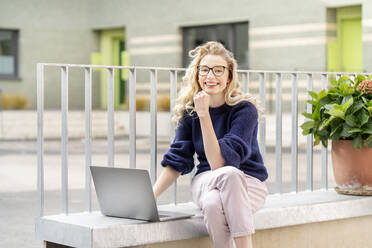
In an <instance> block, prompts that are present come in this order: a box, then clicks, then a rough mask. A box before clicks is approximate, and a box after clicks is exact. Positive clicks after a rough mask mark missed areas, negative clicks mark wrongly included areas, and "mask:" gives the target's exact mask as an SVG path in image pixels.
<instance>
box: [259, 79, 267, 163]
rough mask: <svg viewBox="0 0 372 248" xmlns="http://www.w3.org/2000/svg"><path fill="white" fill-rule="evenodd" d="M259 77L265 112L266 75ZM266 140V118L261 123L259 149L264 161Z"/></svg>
mask: <svg viewBox="0 0 372 248" xmlns="http://www.w3.org/2000/svg"><path fill="white" fill-rule="evenodd" d="M258 76H259V82H260V102H261V106H262V108H263V109H264V111H265V96H266V92H265V91H266V86H265V84H266V74H265V73H264V72H261V73H259V74H258ZM265 138H266V119H265V117H264V116H262V117H261V120H260V123H259V139H260V142H259V147H260V151H261V154H262V157H263V159H264V160H265V155H266V147H265Z"/></svg>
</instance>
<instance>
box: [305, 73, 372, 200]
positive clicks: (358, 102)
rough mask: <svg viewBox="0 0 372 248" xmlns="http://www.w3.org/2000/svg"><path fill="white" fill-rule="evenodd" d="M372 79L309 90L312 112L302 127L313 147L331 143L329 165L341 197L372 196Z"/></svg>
mask: <svg viewBox="0 0 372 248" xmlns="http://www.w3.org/2000/svg"><path fill="white" fill-rule="evenodd" d="M371 78H372V76H369V77H368V78H366V77H365V76H363V75H358V76H357V77H355V79H354V80H352V79H350V77H348V76H343V77H341V78H339V79H338V80H334V79H333V80H331V85H330V87H329V89H328V90H327V89H324V90H322V91H320V92H319V93H316V92H313V91H309V92H308V93H309V95H310V96H311V98H312V99H311V100H308V101H307V102H308V103H309V104H311V106H312V111H311V113H306V112H304V113H303V115H304V116H305V117H306V118H307V120H306V121H305V122H304V123H303V124H302V125H301V128H302V130H303V132H302V134H303V135H309V134H313V135H314V145H318V144H319V143H322V144H323V145H324V146H325V147H327V146H328V141H329V140H331V141H332V166H333V172H334V176H335V181H336V183H337V187H336V188H335V190H336V191H337V192H338V193H342V194H353V195H372V81H371Z"/></svg>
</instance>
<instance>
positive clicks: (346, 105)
mask: <svg viewBox="0 0 372 248" xmlns="http://www.w3.org/2000/svg"><path fill="white" fill-rule="evenodd" d="M353 102H354V100H353V98H352V97H351V98H350V99H349V100H348V101H347V102H346V103H345V104H343V105H342V109H343V111H344V112H346V110H347V109H348V108H349V107H350V106H351V105H353Z"/></svg>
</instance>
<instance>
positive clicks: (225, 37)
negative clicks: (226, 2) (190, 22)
mask: <svg viewBox="0 0 372 248" xmlns="http://www.w3.org/2000/svg"><path fill="white" fill-rule="evenodd" d="M182 34H183V55H182V63H183V66H184V67H186V66H188V64H189V63H190V57H189V56H188V52H189V51H190V50H191V49H193V48H195V47H196V46H198V45H201V44H203V43H205V42H207V41H212V40H214V41H219V42H221V43H222V44H223V45H224V46H225V47H226V48H227V49H228V50H230V51H232V52H233V53H234V57H235V59H236V60H237V62H238V67H239V69H248V66H249V64H248V22H242V23H229V24H218V25H208V26H197V27H185V28H183V30H182Z"/></svg>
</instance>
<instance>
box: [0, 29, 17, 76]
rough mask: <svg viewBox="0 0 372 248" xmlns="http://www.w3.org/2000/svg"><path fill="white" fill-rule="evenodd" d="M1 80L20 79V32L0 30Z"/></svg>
mask: <svg viewBox="0 0 372 248" xmlns="http://www.w3.org/2000/svg"><path fill="white" fill-rule="evenodd" d="M0 79H18V31H14V30H3V29H0Z"/></svg>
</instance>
